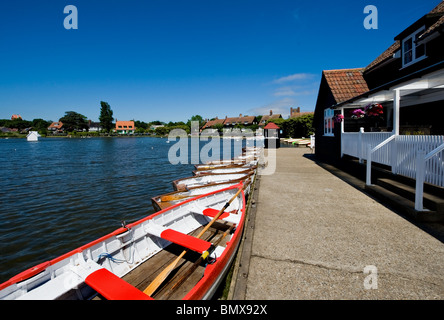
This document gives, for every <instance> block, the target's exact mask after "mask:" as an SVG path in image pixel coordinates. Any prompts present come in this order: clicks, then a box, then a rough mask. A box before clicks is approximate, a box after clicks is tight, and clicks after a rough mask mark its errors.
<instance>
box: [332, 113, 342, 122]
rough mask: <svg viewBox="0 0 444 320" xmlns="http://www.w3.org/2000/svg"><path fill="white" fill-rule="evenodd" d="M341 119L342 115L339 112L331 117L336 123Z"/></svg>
mask: <svg viewBox="0 0 444 320" xmlns="http://www.w3.org/2000/svg"><path fill="white" fill-rule="evenodd" d="M342 120H344V116H343V115H342V114H340V113H338V114H336V115H335V116H334V117H333V121H334V122H336V123H340V122H342Z"/></svg>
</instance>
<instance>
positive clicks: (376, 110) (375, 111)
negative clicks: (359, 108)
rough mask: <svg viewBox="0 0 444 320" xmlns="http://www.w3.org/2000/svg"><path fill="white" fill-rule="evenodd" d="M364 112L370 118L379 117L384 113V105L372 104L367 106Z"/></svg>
mask: <svg viewBox="0 0 444 320" xmlns="http://www.w3.org/2000/svg"><path fill="white" fill-rule="evenodd" d="M364 111H365V113H366V115H367V116H369V117H379V116H381V115H382V114H383V113H384V111H383V109H382V105H381V104H379V103H371V104H369V105H367V106H365V108H364Z"/></svg>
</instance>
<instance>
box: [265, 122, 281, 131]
mask: <svg viewBox="0 0 444 320" xmlns="http://www.w3.org/2000/svg"><path fill="white" fill-rule="evenodd" d="M264 129H280V128H279V127H278V125H277V124H276V123H273V122H269V123H268V124H267V125H266V126H265V127H264Z"/></svg>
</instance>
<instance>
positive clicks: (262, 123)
mask: <svg viewBox="0 0 444 320" xmlns="http://www.w3.org/2000/svg"><path fill="white" fill-rule="evenodd" d="M280 118H282V115H281V114H280V113H277V114H273V110H270V114H269V115H265V116H262V119H261V121H260V123H259V126H260V127H263V126H265V125H266V124H267V122H268V121H270V120H273V119H280Z"/></svg>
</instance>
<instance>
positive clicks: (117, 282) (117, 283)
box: [85, 268, 154, 300]
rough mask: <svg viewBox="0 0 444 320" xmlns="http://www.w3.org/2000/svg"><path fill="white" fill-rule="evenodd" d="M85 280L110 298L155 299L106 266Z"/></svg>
mask: <svg viewBox="0 0 444 320" xmlns="http://www.w3.org/2000/svg"><path fill="white" fill-rule="evenodd" d="M85 282H86V284H87V285H89V286H90V287H91V288H93V289H94V290H96V291H97V292H98V293H100V294H101V295H102V296H103V297H105V298H106V299H108V300H154V299H153V298H151V297H150V296H149V295H146V294H145V293H143V292H142V291H140V290H139V289H137V288H136V287H133V286H132V285H130V284H129V283H128V282H126V281H125V280H123V279H121V278H119V277H118V276H116V275H115V274H114V273H112V272H110V271H108V270H107V269H105V268H102V269H99V270H97V271H94V272H93V273H91V274H90V275H89V276H87V277H86V279H85Z"/></svg>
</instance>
